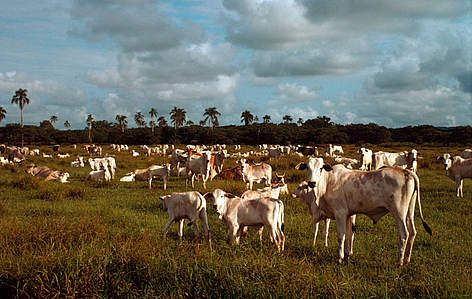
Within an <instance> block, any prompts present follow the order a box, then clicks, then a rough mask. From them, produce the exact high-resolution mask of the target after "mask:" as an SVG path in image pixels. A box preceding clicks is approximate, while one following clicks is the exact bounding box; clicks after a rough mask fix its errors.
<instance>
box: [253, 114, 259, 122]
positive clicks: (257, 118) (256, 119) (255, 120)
mask: <svg viewBox="0 0 472 299" xmlns="http://www.w3.org/2000/svg"><path fill="white" fill-rule="evenodd" d="M254 122H255V123H258V122H259V116H257V115H256V116H254Z"/></svg>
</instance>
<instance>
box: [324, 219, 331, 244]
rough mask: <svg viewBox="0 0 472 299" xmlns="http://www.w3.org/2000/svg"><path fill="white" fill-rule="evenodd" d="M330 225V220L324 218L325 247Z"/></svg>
mask: <svg viewBox="0 0 472 299" xmlns="http://www.w3.org/2000/svg"><path fill="white" fill-rule="evenodd" d="M330 223H331V219H329V218H326V220H325V232H324V237H325V242H324V243H325V246H326V247H328V234H329V224H330Z"/></svg>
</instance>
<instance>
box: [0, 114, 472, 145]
mask: <svg viewBox="0 0 472 299" xmlns="http://www.w3.org/2000/svg"><path fill="white" fill-rule="evenodd" d="M23 133H24V140H25V144H31V145H33V144H34V145H48V144H73V143H87V142H88V128H84V129H83V130H70V129H69V130H58V129H55V128H54V127H53V126H52V125H51V124H50V123H49V121H43V122H42V123H41V124H40V125H39V126H33V125H25V126H24V128H23ZM91 135H92V136H91V137H92V138H91V139H92V141H93V142H94V143H98V144H107V143H116V144H130V145H133V144H162V143H185V144H245V145H257V144H262V143H267V144H283V145H287V144H307V145H310V144H325V143H338V144H366V143H369V144H384V143H389V142H411V143H416V144H437V145H443V146H448V145H450V144H462V145H465V144H471V143H472V127H471V126H458V127H447V128H443V127H442V128H438V127H434V126H430V125H421V126H407V127H403V128H387V127H384V126H379V125H377V124H373V123H370V124H348V125H341V124H335V123H333V122H331V121H330V119H329V118H328V117H317V118H315V119H309V120H307V121H305V122H303V123H302V124H301V125H297V124H295V123H288V124H287V123H283V124H273V123H253V124H249V125H240V126H236V125H229V126H220V127H204V126H200V125H189V126H184V127H180V128H177V129H176V128H174V127H170V126H163V127H156V128H155V129H154V132H152V130H151V128H149V127H141V128H127V129H126V130H124V131H123V130H121V129H120V127H119V126H118V125H117V124H116V123H111V122H108V121H106V120H100V121H94V122H93V124H92V130H91ZM0 142H2V143H7V144H20V143H21V126H20V125H18V124H7V125H6V126H5V127H1V128H0Z"/></svg>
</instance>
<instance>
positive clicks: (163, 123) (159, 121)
mask: <svg viewBox="0 0 472 299" xmlns="http://www.w3.org/2000/svg"><path fill="white" fill-rule="evenodd" d="M157 125H158V126H159V128H163V127H167V120H166V118H165V117H164V116H160V117H159V118H158V119H157Z"/></svg>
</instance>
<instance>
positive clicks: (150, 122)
mask: <svg viewBox="0 0 472 299" xmlns="http://www.w3.org/2000/svg"><path fill="white" fill-rule="evenodd" d="M149 127H151V130H152V132H153V133H154V128H155V127H156V121H155V120H150V121H149Z"/></svg>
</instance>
